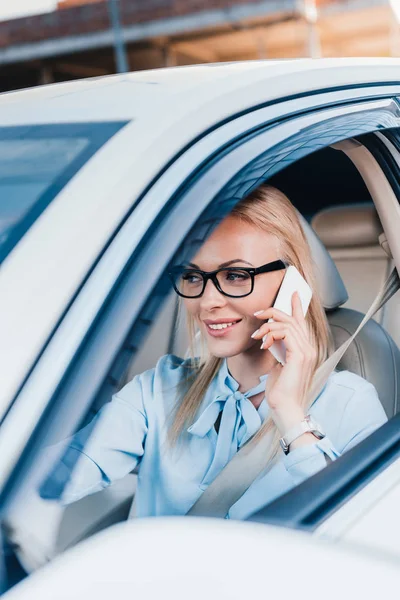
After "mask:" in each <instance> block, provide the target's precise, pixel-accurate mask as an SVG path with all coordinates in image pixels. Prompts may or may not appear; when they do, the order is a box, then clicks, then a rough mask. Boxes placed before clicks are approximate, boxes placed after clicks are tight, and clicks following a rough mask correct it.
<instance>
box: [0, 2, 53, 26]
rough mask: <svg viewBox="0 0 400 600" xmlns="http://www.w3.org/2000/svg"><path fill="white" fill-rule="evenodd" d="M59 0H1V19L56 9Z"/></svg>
mask: <svg viewBox="0 0 400 600" xmlns="http://www.w3.org/2000/svg"><path fill="white" fill-rule="evenodd" d="M56 4H57V0H0V21H5V20H7V19H14V18H17V17H24V16H27V15H34V14H36V13H42V12H48V11H49V10H54V8H55V6H56Z"/></svg>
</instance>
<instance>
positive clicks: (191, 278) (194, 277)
mask: <svg viewBox="0 0 400 600" xmlns="http://www.w3.org/2000/svg"><path fill="white" fill-rule="evenodd" d="M182 279H183V281H186V282H187V283H199V282H200V281H201V277H200V275H199V274H198V273H184V274H183V275H182Z"/></svg>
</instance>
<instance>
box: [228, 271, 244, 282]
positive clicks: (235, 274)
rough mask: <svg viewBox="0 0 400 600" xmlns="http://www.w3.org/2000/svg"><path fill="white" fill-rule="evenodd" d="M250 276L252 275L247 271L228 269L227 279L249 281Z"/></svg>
mask: <svg viewBox="0 0 400 600" xmlns="http://www.w3.org/2000/svg"><path fill="white" fill-rule="evenodd" d="M249 278H250V275H249V274H248V273H246V271H227V273H226V279H227V281H231V282H235V281H237V282H241V281H247V280H248V279H249Z"/></svg>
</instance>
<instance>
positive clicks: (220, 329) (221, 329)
mask: <svg viewBox="0 0 400 600" xmlns="http://www.w3.org/2000/svg"><path fill="white" fill-rule="evenodd" d="M241 320H242V319H240V320H238V321H232V322H230V323H215V324H214V325H213V324H207V323H205V325H206V328H207V332H208V333H209V334H210V335H214V336H215V335H223V334H225V333H227V332H228V331H229V330H231V329H233V328H234V327H235V325H238V323H240V322H241Z"/></svg>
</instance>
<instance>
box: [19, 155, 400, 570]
mask: <svg viewBox="0 0 400 600" xmlns="http://www.w3.org/2000/svg"><path fill="white" fill-rule="evenodd" d="M343 149H346V148H345V147H343ZM341 150H342V148H341V147H340V144H339V145H335V147H328V148H324V149H322V150H319V151H317V152H314V153H313V154H311V155H309V156H307V157H305V158H302V159H300V160H298V161H297V162H295V163H293V164H292V165H289V166H288V167H286V168H285V169H284V170H282V171H280V172H279V173H278V174H277V175H274V176H273V177H272V178H270V179H269V180H268V183H270V184H271V185H274V186H276V187H277V188H279V189H281V190H282V191H283V192H284V193H285V194H287V196H288V197H289V198H290V200H291V201H292V202H293V204H294V205H295V206H296V208H297V210H298V211H299V213H300V214H301V215H302V217H303V221H302V222H303V227H304V230H305V233H306V235H307V237H308V239H309V242H310V245H311V247H312V253H313V258H314V261H315V264H316V268H317V273H318V274H319V279H320V281H319V285H320V293H321V297H322V299H323V303H324V307H325V309H326V314H327V317H328V321H329V323H330V327H331V332H332V337H333V340H334V345H335V347H338V346H339V345H341V344H342V343H343V341H345V340H346V339H348V338H349V337H350V336H351V334H352V333H354V331H355V330H356V328H357V326H358V325H359V323H360V321H361V320H362V317H363V316H364V314H365V312H366V311H367V310H368V308H369V306H370V304H371V303H372V301H373V299H374V298H375V296H376V294H377V292H378V290H379V289H380V287H381V286H382V284H383V282H384V280H385V279H386V278H387V276H388V275H389V273H390V271H391V270H392V268H393V260H392V258H391V256H389V255H388V254H387V251H386V250H387V248H386V247H385V244H384V241H385V237H384V235H383V236H382V233H383V228H382V225H381V223H380V220H379V217H378V213H377V211H376V208H375V205H374V201H373V199H372V197H371V195H370V192H369V190H368V188H367V185H366V183H365V181H364V179H363V176H362V175H361V174H360V172H359V170H358V169H357V168H356V166H355V165H354V164H353V162H352V160H350V158H349V157H348V156H347V155H346V153H345V152H344V151H341ZM374 200H375V199H374ZM385 248H386V250H385ZM399 308H400V295H399V294H398V293H397V294H395V295H394V296H393V298H391V300H389V302H388V303H387V304H385V306H384V307H383V308H381V309H380V310H379V311H378V312H377V314H376V315H375V316H374V318H373V319H371V320H370V321H369V322H368V323H367V325H366V326H365V327H364V329H363V330H362V331H361V333H360V334H359V336H357V338H356V340H355V341H354V342H353V343H352V344H351V346H350V348H349V350H348V351H347V352H346V353H345V355H344V357H343V358H342V360H341V361H340V363H339V366H338V368H339V369H348V370H350V371H353V372H356V373H358V374H360V375H362V376H363V377H365V378H366V379H367V380H369V381H370V382H371V383H373V384H374V385H375V387H376V389H377V391H378V395H379V397H380V400H381V402H382V404H383V406H384V409H385V411H386V414H387V415H388V417H389V418H390V417H391V416H393V415H394V414H395V413H396V412H397V410H398V406H397V388H398V381H399V374H400V351H399V349H398V346H399V345H400V323H399V320H400V310H399ZM187 348H188V339H187V336H186V331H185V319H184V315H183V314H182V312H181V311H180V310H179V306H178V299H177V296H176V294H175V293H174V292H173V290H171V294H170V295H169V296H168V297H167V298H166V300H165V303H164V306H163V307H162V309H161V310H160V311H159V314H158V316H157V318H156V320H155V322H154V325H153V327H152V329H151V331H150V333H149V335H148V336H147V338H146V339H145V341H144V343H143V344H142V346H141V348H140V350H139V351H138V352H137V353H136V354H135V357H134V359H133V360H132V363H131V364H130V366H129V369H128V371H127V372H126V373H125V375H124V377H123V379H122V380H121V381H120V382H119V384H120V387H122V386H123V385H124V383H125V382H126V381H129V380H130V379H132V377H134V376H135V375H136V374H138V373H141V372H143V371H144V370H146V369H149V368H152V367H154V365H155V364H156V362H157V360H158V359H159V358H160V357H161V356H162V355H164V354H166V353H173V354H176V355H178V356H184V355H186V353H187ZM101 404H102V401H98V402H97V403H95V404H94V405H93V406H92V408H91V413H90V415H88V419H87V420H90V418H91V417H92V416H93V415H94V414H95V413H97V411H98V410H99V409H100V408H101ZM135 486H136V475H135V473H132V474H130V475H128V476H127V477H125V478H124V479H123V480H121V481H119V482H117V483H116V484H114V485H113V486H111V487H109V488H107V489H105V490H103V491H101V492H98V493H96V494H93V495H92V496H88V497H86V498H83V499H82V500H80V501H78V502H76V503H74V504H72V505H70V506H67V507H65V508H63V507H61V506H58V505H56V503H49V502H47V501H43V500H40V499H38V498H37V499H32V504H31V510H30V511H28V512H29V513H30V515H29V518H28V516H27V522H26V529H27V530H28V532H30V533H29V535H31V537H32V538H34V539H35V542H37V543H36V546H39V547H40V548H41V550H42V551H41V555H40V556H39V558H38V553H37V552H36V556H35V558H34V559H32V557H29V556H23V557H22V562H23V566H24V568H25V569H26V570H27V571H30V570H34V569H35V568H36V567H37V566H39V564H41V563H43V562H46V560H48V559H49V558H51V557H52V556H55V555H57V554H58V553H60V552H62V551H63V550H64V549H66V548H68V547H71V546H73V545H75V544H76V543H77V542H79V541H81V540H82V539H85V538H87V537H89V536H90V535H92V534H93V533H95V532H97V531H99V530H101V529H103V528H105V527H107V526H109V525H111V524H113V523H115V522H118V521H122V520H124V519H126V518H128V517H129V516H130V517H132V516H134V508H132V506H133V505H134V503H133V498H134V493H135ZM43 504H47V505H49V504H51V505H52V506H51V507H50V506H47V507H46V519H45V521H46V527H44V528H42V530H41V532H40V534H39V533H38V532H37V530H35V531H34V530H33V529H32V522H33V521H35V519H32V516H31V514H34V512H35V511H36V510H38V511H39V510H44V509H43V507H42V505H43ZM32 511H33V513H32ZM19 529H20V530H22V529H23V528H22V527H20V528H19ZM38 537H40V540H38ZM23 545H25V546H26V545H27V544H21V546H23ZM39 554H40V553H39Z"/></svg>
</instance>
